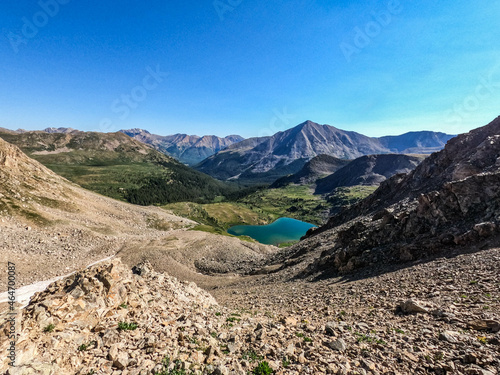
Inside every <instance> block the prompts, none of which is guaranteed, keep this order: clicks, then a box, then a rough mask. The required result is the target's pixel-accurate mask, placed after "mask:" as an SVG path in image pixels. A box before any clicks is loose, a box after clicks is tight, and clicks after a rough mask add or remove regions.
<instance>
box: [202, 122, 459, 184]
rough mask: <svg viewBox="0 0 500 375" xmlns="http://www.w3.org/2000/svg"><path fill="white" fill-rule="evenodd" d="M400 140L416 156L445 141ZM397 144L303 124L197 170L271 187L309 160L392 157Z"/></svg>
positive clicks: (218, 156) (239, 148) (217, 157)
mask: <svg viewBox="0 0 500 375" xmlns="http://www.w3.org/2000/svg"><path fill="white" fill-rule="evenodd" d="M401 137H402V139H404V141H405V142H403V143H404V147H405V149H410V148H411V149H412V150H414V152H415V153H426V152H428V151H429V147H431V145H432V147H434V149H435V148H440V147H442V140H443V139H444V138H445V137H437V139H436V140H435V142H434V141H433V140H432V139H431V137H427V138H426V141H427V142H425V143H423V142H421V141H419V138H418V136H417V137H416V138H414V143H411V141H409V139H411V138H412V136H411V135H409V136H407V135H404V136H401ZM449 137H451V136H449ZM397 144H398V140H397V139H396V140H391V141H389V140H385V141H383V142H382V141H381V140H380V139H379V138H370V137H367V136H364V135H362V134H359V133H356V132H349V131H344V130H340V129H337V128H335V127H333V126H329V125H319V124H316V123H314V122H312V121H306V122H304V123H302V124H300V125H297V126H296V127H294V128H292V129H289V130H286V131H284V132H279V133H276V134H275V135H273V136H271V137H263V138H251V139H248V140H246V141H243V142H240V143H237V144H234V145H232V146H230V147H228V148H227V149H225V150H222V151H220V152H218V153H217V154H215V155H213V156H211V157H209V158H208V159H206V160H204V161H203V162H201V163H200V164H198V165H197V166H196V168H197V169H198V170H200V171H202V172H204V173H207V174H209V175H211V176H214V177H215V178H218V179H221V180H226V179H237V180H240V181H242V182H256V181H257V182H268V183H272V182H273V181H275V180H276V179H278V178H280V177H283V176H285V175H288V174H294V173H297V172H298V171H299V170H300V169H301V168H302V167H303V166H304V165H305V164H306V163H307V162H308V161H309V160H311V159H312V158H314V157H315V156H318V155H321V154H326V155H329V156H333V157H336V158H339V159H355V158H358V157H360V156H363V155H370V154H385V153H392V152H393V151H391V149H389V148H388V145H391V147H393V148H394V149H397V147H396V146H395V145H397ZM400 146H401V145H400ZM400 146H398V147H400ZM406 146H413V147H406Z"/></svg>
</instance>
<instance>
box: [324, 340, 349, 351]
mask: <svg viewBox="0 0 500 375" xmlns="http://www.w3.org/2000/svg"><path fill="white" fill-rule="evenodd" d="M328 346H329V347H330V348H331V349H333V350H338V351H339V352H344V351H345V350H346V349H347V344H346V343H345V341H344V340H343V339H336V340H333V341H331V342H330V343H329V344H328Z"/></svg>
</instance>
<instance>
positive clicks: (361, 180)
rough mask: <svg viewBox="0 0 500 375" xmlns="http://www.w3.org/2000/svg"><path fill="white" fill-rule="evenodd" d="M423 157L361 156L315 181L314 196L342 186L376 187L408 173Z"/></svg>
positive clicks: (394, 155) (397, 155)
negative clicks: (393, 177) (395, 176)
mask: <svg viewBox="0 0 500 375" xmlns="http://www.w3.org/2000/svg"><path fill="white" fill-rule="evenodd" d="M423 159H424V157H423V156H411V155H400V154H386V155H369V156H362V157H360V158H357V159H355V160H353V161H351V162H350V163H349V164H347V165H346V166H344V167H342V168H340V169H339V170H337V171H335V172H334V173H332V174H330V175H329V176H327V177H324V178H321V179H318V180H317V181H316V190H315V193H316V194H328V193H331V192H332V191H333V190H334V189H336V188H338V187H342V186H357V185H367V186H378V185H380V184H381V183H382V182H383V181H385V180H386V179H387V178H390V177H392V176H394V175H395V174H400V173H408V172H410V171H412V170H413V169H415V167H416V166H417V165H418V164H420V162H421V161H422V160H423Z"/></svg>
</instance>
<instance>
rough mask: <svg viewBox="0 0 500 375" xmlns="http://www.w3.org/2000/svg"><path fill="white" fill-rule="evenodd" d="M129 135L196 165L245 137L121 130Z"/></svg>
mask: <svg viewBox="0 0 500 375" xmlns="http://www.w3.org/2000/svg"><path fill="white" fill-rule="evenodd" d="M120 131H121V132H122V133H124V134H127V135H128V136H130V137H132V138H134V139H136V140H138V141H140V142H143V143H146V144H148V145H151V146H153V147H154V148H155V149H156V150H158V151H161V152H163V153H164V154H166V155H169V156H172V157H174V158H176V159H177V160H179V161H180V162H181V163H185V164H188V165H195V164H197V163H199V162H201V161H202V160H204V159H206V158H208V157H209V156H212V155H213V154H215V153H217V152H219V151H220V150H223V149H225V148H226V147H228V146H230V145H232V144H234V143H238V142H241V141H242V140H243V139H244V138H243V137H240V136H239V135H228V136H227V137H224V138H221V137H217V136H215V135H205V136H202V137H200V136H197V135H187V134H174V135H167V136H161V135H156V134H151V133H150V132H148V131H147V130H143V129H129V130H120Z"/></svg>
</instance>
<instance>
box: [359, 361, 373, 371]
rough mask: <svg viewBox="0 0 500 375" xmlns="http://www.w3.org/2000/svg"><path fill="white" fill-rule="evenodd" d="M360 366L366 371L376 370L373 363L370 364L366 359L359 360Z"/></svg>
mask: <svg viewBox="0 0 500 375" xmlns="http://www.w3.org/2000/svg"><path fill="white" fill-rule="evenodd" d="M361 364H362V365H363V367H364V368H365V369H367V370H375V368H376V366H375V363H373V362H370V361H368V360H366V359H363V360H361Z"/></svg>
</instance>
